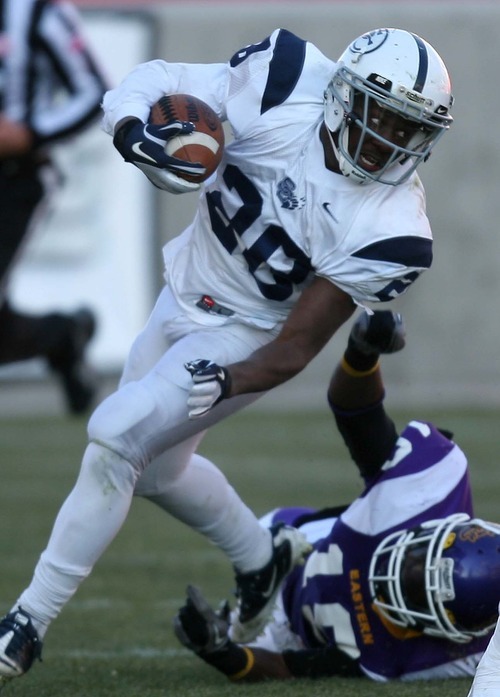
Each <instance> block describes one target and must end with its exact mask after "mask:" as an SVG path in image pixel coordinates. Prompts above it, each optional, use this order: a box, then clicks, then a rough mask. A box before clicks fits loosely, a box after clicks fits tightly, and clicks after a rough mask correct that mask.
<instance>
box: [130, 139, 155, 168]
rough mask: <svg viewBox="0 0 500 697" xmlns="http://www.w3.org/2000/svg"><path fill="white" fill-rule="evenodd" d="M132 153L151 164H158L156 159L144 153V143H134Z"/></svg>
mask: <svg viewBox="0 0 500 697" xmlns="http://www.w3.org/2000/svg"><path fill="white" fill-rule="evenodd" d="M132 152H133V153H135V154H136V155H139V157H143V158H144V159H145V160H149V161H150V162H154V163H155V165H156V164H158V163H157V162H156V160H155V159H154V157H151V156H150V155H148V154H147V153H145V152H143V151H142V143H134V144H133V145H132Z"/></svg>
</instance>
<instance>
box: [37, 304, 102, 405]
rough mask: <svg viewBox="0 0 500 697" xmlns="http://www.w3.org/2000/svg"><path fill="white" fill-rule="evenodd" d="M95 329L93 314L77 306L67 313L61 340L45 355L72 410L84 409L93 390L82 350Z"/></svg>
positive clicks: (88, 403)
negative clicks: (71, 312)
mask: <svg viewBox="0 0 500 697" xmlns="http://www.w3.org/2000/svg"><path fill="white" fill-rule="evenodd" d="M95 330H96V319H95V316H94V314H93V313H92V312H91V311H90V310H87V309H86V308H82V309H81V310H78V311H77V312H75V313H74V314H72V315H69V316H68V318H67V326H66V329H65V331H64V333H63V334H62V337H61V340H60V341H59V342H58V344H57V347H56V348H55V349H54V350H52V352H51V353H50V354H49V356H48V363H49V366H50V368H51V369H52V370H53V371H54V372H55V373H56V374H57V375H58V377H59V379H60V381H61V384H62V387H63V390H64V396H65V398H66V403H67V406H68V409H69V411H70V412H71V413H73V414H81V413H83V412H85V411H87V410H88V409H89V407H90V405H91V404H92V401H93V399H94V396H95V393H96V385H95V382H94V377H93V375H92V371H91V370H90V368H89V367H88V366H87V364H86V363H85V350H86V348H87V345H88V343H89V341H90V340H91V339H92V337H93V336H94V334H95Z"/></svg>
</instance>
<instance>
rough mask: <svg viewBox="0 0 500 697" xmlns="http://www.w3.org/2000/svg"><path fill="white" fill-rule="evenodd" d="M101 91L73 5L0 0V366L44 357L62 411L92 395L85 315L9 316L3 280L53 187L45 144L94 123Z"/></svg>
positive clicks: (85, 403) (77, 407)
mask: <svg viewBox="0 0 500 697" xmlns="http://www.w3.org/2000/svg"><path fill="white" fill-rule="evenodd" d="M106 89H107V85H106V84H105V80H104V78H103V74H102V73H101V71H100V69H99V68H98V66H97V65H96V63H95V61H94V58H93V57H92V55H91V53H90V52H89V49H88V48H87V46H86V43H85V40H84V38H83V36H82V33H81V28H80V18H79V15H78V14H77V10H76V8H75V7H74V6H72V5H71V4H69V3H67V2H64V1H58V0H0V364H7V363H13V362H17V361H23V360H27V359H31V358H35V357H41V358H43V359H45V361H46V362H47V365H48V367H49V368H50V369H51V371H53V372H54V374H55V375H56V376H57V377H58V379H59V380H60V382H61V386H62V388H63V390H64V396H65V400H66V403H67V406H68V409H69V410H70V412H72V413H80V412H83V411H86V410H87V408H88V407H89V406H90V403H91V402H92V398H93V395H94V385H93V383H92V380H91V379H90V376H89V372H88V368H87V366H86V364H85V356H84V354H85V349H86V346H87V344H88V342H89V341H90V339H91V338H92V335H93V333H94V330H95V319H94V316H93V314H92V313H91V312H90V311H89V310H87V309H85V308H82V309H80V310H78V311H76V312H74V313H72V314H65V313H62V312H52V313H50V314H46V315H41V316H35V315H27V314H24V313H21V312H17V311H16V310H15V309H14V308H13V307H12V305H11V304H10V303H9V301H8V296H7V285H8V277H9V274H10V273H11V271H12V268H13V266H14V264H15V263H16V260H17V259H19V255H20V254H21V252H22V248H23V245H24V243H25V242H26V240H27V237H28V236H29V233H30V231H31V229H32V228H33V226H34V223H35V221H36V219H37V217H38V213H39V212H40V210H41V209H42V208H43V207H44V204H45V203H46V201H47V198H48V197H49V196H50V195H51V194H53V193H54V188H55V186H56V182H57V176H56V172H55V168H54V167H53V166H52V165H51V161H50V146H51V145H52V144H53V143H57V142H59V141H63V140H64V139H66V138H67V137H69V136H71V135H73V134H76V133H78V132H79V131H80V130H82V129H84V128H85V127H86V126H88V125H89V124H91V123H92V122H93V121H94V120H95V119H96V117H97V116H98V114H99V112H100V102H101V99H102V96H103V94H104V91H105V90H106ZM68 234H71V230H68ZM63 293H64V289H63V288H61V294H63Z"/></svg>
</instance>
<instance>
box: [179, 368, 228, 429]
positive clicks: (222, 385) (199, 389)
mask: <svg viewBox="0 0 500 697" xmlns="http://www.w3.org/2000/svg"><path fill="white" fill-rule="evenodd" d="M184 367H185V368H186V370H188V371H189V372H190V373H191V375H192V378H193V386H192V387H191V392H190V393H189V397H188V401H187V404H188V409H189V418H190V419H196V418H197V417H198V416H203V415H204V414H206V413H207V412H208V411H210V409H212V408H213V407H215V405H216V404H218V403H219V402H220V401H221V400H223V399H224V398H225V397H226V396H227V395H228V393H229V391H230V389H231V377H230V375H229V372H228V371H227V369H226V368H223V367H222V366H220V365H217V363H214V362H213V361H209V360H206V359H205V358H198V359H197V360H195V361H189V363H185V364H184Z"/></svg>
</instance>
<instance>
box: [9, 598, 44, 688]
mask: <svg viewBox="0 0 500 697" xmlns="http://www.w3.org/2000/svg"><path fill="white" fill-rule="evenodd" d="M41 654H42V642H41V641H40V639H39V638H38V634H37V631H36V629H35V628H34V627H33V624H32V622H31V618H30V616H29V615H28V613H26V612H24V610H23V609H22V608H20V607H19V608H18V609H17V610H16V611H14V612H11V613H10V614H8V615H6V616H5V617H4V618H3V619H2V620H1V621H0V690H1V689H2V688H3V686H4V685H5V683H7V682H8V681H9V680H11V679H12V678H18V677H19V676H20V675H23V674H24V673H26V672H27V671H28V670H29V669H30V668H31V665H32V663H33V661H34V660H35V658H39V659H40V660H41Z"/></svg>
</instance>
